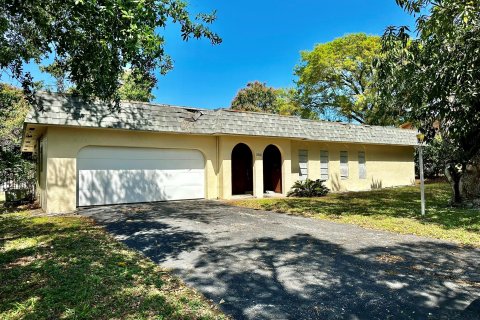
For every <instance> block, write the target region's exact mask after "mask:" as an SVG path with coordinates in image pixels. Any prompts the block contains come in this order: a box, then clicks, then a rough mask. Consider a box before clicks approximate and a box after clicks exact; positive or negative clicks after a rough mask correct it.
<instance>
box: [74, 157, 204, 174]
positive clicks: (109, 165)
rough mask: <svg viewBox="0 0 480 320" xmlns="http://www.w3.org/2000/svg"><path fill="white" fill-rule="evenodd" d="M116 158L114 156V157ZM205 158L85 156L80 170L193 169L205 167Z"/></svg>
mask: <svg viewBox="0 0 480 320" xmlns="http://www.w3.org/2000/svg"><path fill="white" fill-rule="evenodd" d="M113 159H114V158H113ZM204 166H205V165H204V164H203V160H202V162H200V161H199V160H192V159H173V160H166V159H158V160H144V159H140V160H139V159H115V161H113V162H112V159H93V158H86V159H85V158H83V159H81V161H80V166H79V168H78V169H80V170H88V169H96V170H135V169H139V168H140V169H145V170H156V169H158V168H162V170H175V171H177V170H192V169H198V170H203V169H204Z"/></svg>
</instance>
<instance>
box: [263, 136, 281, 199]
mask: <svg viewBox="0 0 480 320" xmlns="http://www.w3.org/2000/svg"><path fill="white" fill-rule="evenodd" d="M263 191H264V192H266V191H274V192H276V193H282V154H281V153H280V150H278V148H277V147H276V146H274V145H273V144H271V145H269V146H267V147H266V148H265V150H264V151H263Z"/></svg>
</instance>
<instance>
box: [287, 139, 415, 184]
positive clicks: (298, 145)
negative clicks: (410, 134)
mask: <svg viewBox="0 0 480 320" xmlns="http://www.w3.org/2000/svg"><path fill="white" fill-rule="evenodd" d="M299 150H308V177H309V178H310V179H312V180H315V179H320V151H322V150H324V151H328V157H329V163H328V169H329V170H328V171H329V179H328V180H327V181H326V182H325V184H326V186H327V187H328V188H329V189H331V190H333V191H347V190H348V191H360V190H370V189H374V188H377V187H392V186H402V185H411V184H413V183H414V181H415V172H414V170H415V165H414V157H413V154H414V152H413V151H414V150H413V147H411V146H410V147H408V146H391V145H388V146H387V145H386V146H384V145H362V144H344V143H330V142H323V143H321V142H304V141H292V180H293V181H296V180H298V172H299V165H298V153H299ZM341 151H347V152H348V168H349V176H348V178H347V179H341V177H340V152H341ZM359 152H365V158H366V170H367V176H366V179H360V178H359V164H358V153H359Z"/></svg>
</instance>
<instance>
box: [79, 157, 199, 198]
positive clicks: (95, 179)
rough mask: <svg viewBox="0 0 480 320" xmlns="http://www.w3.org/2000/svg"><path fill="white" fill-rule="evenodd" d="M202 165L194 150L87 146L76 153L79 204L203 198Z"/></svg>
mask: <svg viewBox="0 0 480 320" xmlns="http://www.w3.org/2000/svg"><path fill="white" fill-rule="evenodd" d="M204 167H205V161H204V158H203V155H202V153H201V152H199V151H196V150H185V149H147V148H116V147H86V148H83V149H82V150H81V151H80V152H79V153H78V156H77V170H78V171H77V173H78V175H77V177H78V180H77V182H78V186H77V190H78V198H77V199H78V205H79V206H91V205H102V204H115V203H134V202H150V201H164V200H180V199H200V198H204V197H205V170H204Z"/></svg>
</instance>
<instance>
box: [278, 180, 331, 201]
mask: <svg viewBox="0 0 480 320" xmlns="http://www.w3.org/2000/svg"><path fill="white" fill-rule="evenodd" d="M324 182H325V181H324V180H320V179H317V180H310V179H306V180H305V181H301V180H299V181H297V182H295V183H294V184H293V186H292V189H291V190H290V191H289V192H288V194H287V196H289V197H309V198H310V197H323V196H325V195H327V194H328V191H329V190H328V188H327V187H326V186H324V185H323V183H324Z"/></svg>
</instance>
